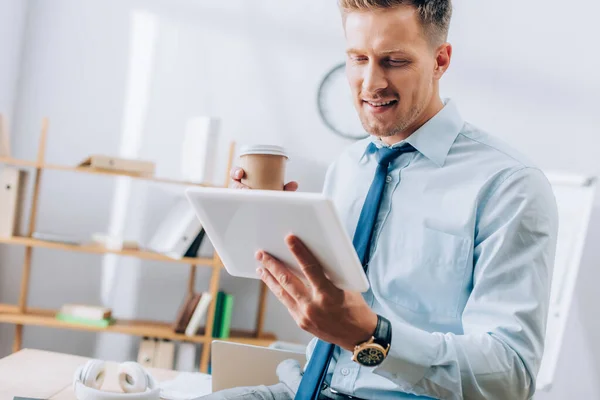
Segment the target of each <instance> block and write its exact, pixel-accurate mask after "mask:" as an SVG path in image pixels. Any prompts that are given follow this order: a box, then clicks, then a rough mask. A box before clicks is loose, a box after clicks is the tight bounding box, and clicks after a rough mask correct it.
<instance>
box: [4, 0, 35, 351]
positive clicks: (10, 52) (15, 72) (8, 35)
mask: <svg viewBox="0 0 600 400" xmlns="http://www.w3.org/2000/svg"><path fill="white" fill-rule="evenodd" d="M28 4H29V1H28V0H0V51H1V52H2V53H1V55H0V114H2V115H3V116H4V118H5V120H6V125H7V127H8V130H9V131H12V128H13V121H12V118H13V111H14V104H15V97H16V95H17V83H18V82H19V77H20V64H21V52H22V48H23V44H24V34H25V24H26V15H27V9H28ZM13 136H14V134H13ZM1 168H2V167H1V166H0V169H1ZM16 261H17V260H16V259H14V258H9V256H8V255H7V253H6V249H5V248H0V299H2V301H9V300H10V301H12V302H16V300H17V291H16V290H14V289H15V287H16V286H17V284H16V282H18V281H17V279H19V278H20V277H19V276H18V275H16V274H14V273H13V274H11V276H10V280H11V281H12V282H10V283H8V281H7V279H6V278H7V272H8V269H9V267H8V265H9V264H10V265H13V264H15V262H16ZM13 330H14V328H12V327H11V326H7V325H0V349H2V350H1V351H0V353H1V354H5V353H6V350H5V349H8V348H9V345H10V340H9V337H10V336H11V332H12V331H13Z"/></svg>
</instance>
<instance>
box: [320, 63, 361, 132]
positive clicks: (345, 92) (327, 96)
mask: <svg viewBox="0 0 600 400" xmlns="http://www.w3.org/2000/svg"><path fill="white" fill-rule="evenodd" d="M345 67H346V63H341V64H338V65H336V66H335V67H333V68H332V69H331V70H330V71H329V72H327V74H326V75H325V76H324V77H323V79H322V81H321V84H320V85H319V91H318V93H317V107H318V109H319V115H320V116H321V119H322V120H323V122H324V123H325V125H326V126H327V127H328V128H329V129H330V130H331V131H332V132H333V133H335V134H337V135H339V136H342V137H344V138H347V139H352V140H359V139H363V138H366V137H367V136H369V135H368V134H367V132H365V130H364V128H363V126H362V124H361V122H360V119H359V118H358V114H357V112H356V109H355V108H354V104H353V101H352V92H351V91H350V86H349V84H348V80H347V79H346V73H345Z"/></svg>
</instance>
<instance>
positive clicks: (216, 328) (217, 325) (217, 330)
mask: <svg viewBox="0 0 600 400" xmlns="http://www.w3.org/2000/svg"><path fill="white" fill-rule="evenodd" d="M224 298H225V293H223V292H221V291H220V292H219V293H218V294H217V303H216V304H215V317H214V319H213V330H212V336H213V337H214V338H218V337H219V335H220V334H221V315H222V314H223V300H224Z"/></svg>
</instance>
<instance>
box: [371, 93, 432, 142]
mask: <svg viewBox="0 0 600 400" xmlns="http://www.w3.org/2000/svg"><path fill="white" fill-rule="evenodd" d="M398 105H399V104H398ZM425 107H426V101H423V103H422V104H414V105H413V106H412V107H411V108H410V110H409V111H408V114H407V115H406V116H405V117H404V118H402V119H399V120H398V121H395V124H394V126H393V127H392V128H391V129H389V130H387V131H385V132H382V131H380V130H379V129H377V128H376V127H375V126H371V125H370V124H369V121H368V118H367V117H366V116H364V115H360V122H361V123H362V126H363V128H364V129H365V131H367V133H369V134H371V135H373V136H377V137H380V138H386V137H390V136H395V135H397V134H399V133H402V132H404V131H406V129H408V128H410V126H411V125H412V124H414V123H415V121H416V120H417V119H418V118H419V116H420V115H421V114H422V113H423V110H424V109H425Z"/></svg>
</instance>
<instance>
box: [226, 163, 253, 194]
mask: <svg viewBox="0 0 600 400" xmlns="http://www.w3.org/2000/svg"><path fill="white" fill-rule="evenodd" d="M245 174H246V173H245V171H244V170H243V169H242V168H240V167H233V168H232V169H231V171H230V172H229V176H230V177H231V179H232V180H233V183H232V184H231V187H233V188H234V189H250V188H249V187H248V186H246V185H244V184H243V183H242V178H243V177H244V175H245Z"/></svg>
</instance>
